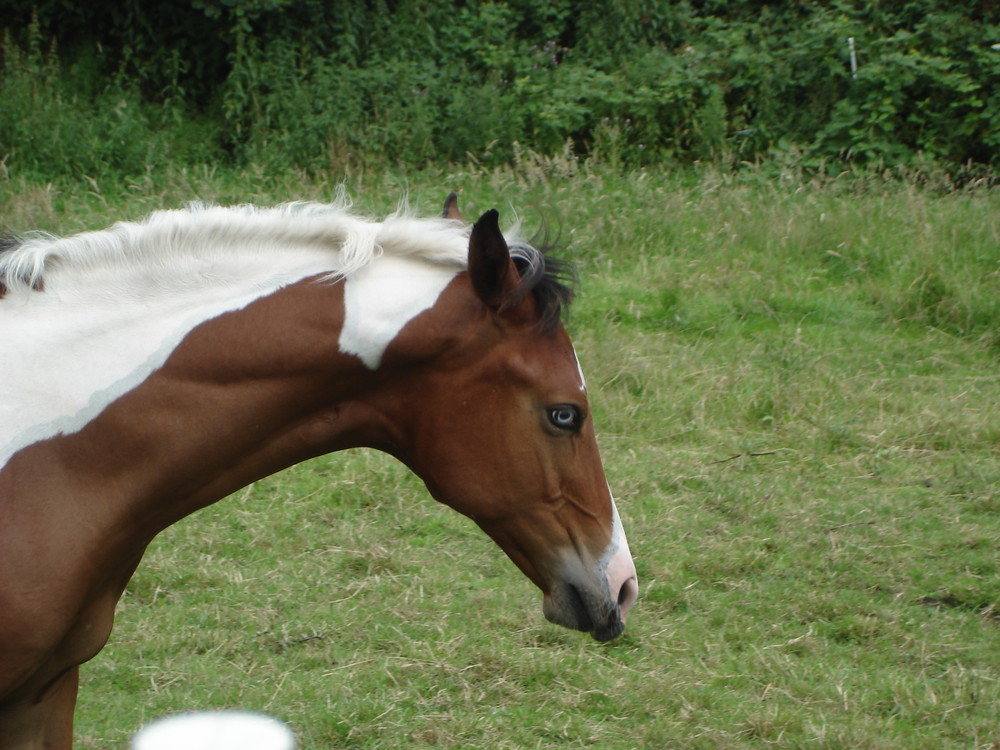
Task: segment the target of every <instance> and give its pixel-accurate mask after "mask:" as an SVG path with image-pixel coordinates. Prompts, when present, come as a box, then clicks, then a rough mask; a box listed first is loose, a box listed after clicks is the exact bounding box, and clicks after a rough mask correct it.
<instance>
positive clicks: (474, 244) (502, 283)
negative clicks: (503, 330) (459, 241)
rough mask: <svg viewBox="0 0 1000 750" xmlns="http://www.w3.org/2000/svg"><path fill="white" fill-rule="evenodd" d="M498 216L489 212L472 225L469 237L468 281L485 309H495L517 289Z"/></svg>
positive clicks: (494, 210) (508, 251) (493, 211)
mask: <svg viewBox="0 0 1000 750" xmlns="http://www.w3.org/2000/svg"><path fill="white" fill-rule="evenodd" d="M499 217H500V214H499V213H497V210H496V209H495V208H493V209H490V210H489V211H487V212H486V213H484V214H483V215H482V216H480V217H479V221H477V222H476V223H475V224H473V225H472V235H471V237H470V238H469V278H470V279H471V280H472V288H473V289H475V290H476V295H477V296H478V297H479V299H481V300H482V301H483V302H484V303H486V305H487V306H489V307H491V308H493V309H494V310H499V309H500V307H501V306H502V305H503V303H504V300H505V299H507V297H508V295H509V294H510V293H511V292H512V291H513V290H514V289H515V288H516V287H517V269H515V268H514V264H513V263H512V262H511V259H510V250H509V249H508V248H507V241H506V240H505V239H504V238H503V234H502V233H501V232H500V224H499Z"/></svg>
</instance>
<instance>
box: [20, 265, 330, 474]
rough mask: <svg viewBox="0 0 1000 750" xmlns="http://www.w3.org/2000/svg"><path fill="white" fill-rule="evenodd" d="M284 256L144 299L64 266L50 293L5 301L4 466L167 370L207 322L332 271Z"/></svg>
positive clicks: (72, 430) (50, 282)
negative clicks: (85, 279) (99, 288)
mask: <svg viewBox="0 0 1000 750" xmlns="http://www.w3.org/2000/svg"><path fill="white" fill-rule="evenodd" d="M281 260H282V266H283V268H281V269H280V270H278V271H277V272H275V269H274V267H273V266H274V262H273V261H268V260H267V259H265V258H255V259H253V260H252V262H251V261H247V262H245V264H244V265H245V267H244V268H243V269H241V270H242V271H243V272H242V273H241V275H240V276H239V277H237V278H232V277H230V278H228V279H227V281H226V282H225V283H219V282H218V281H216V280H214V279H213V274H212V273H211V271H206V272H205V273H203V274H202V275H200V276H188V278H190V279H191V281H190V282H189V285H188V287H187V288H178V289H175V290H172V291H171V293H170V294H168V295H161V296H150V297H148V298H147V299H144V300H138V299H130V298H129V295H128V294H127V293H122V294H121V296H116V290H115V288H114V287H111V288H109V290H108V292H106V293H103V294H98V293H95V292H93V291H92V290H88V289H86V288H83V287H82V286H80V285H73V284H63V283H62V279H60V278H59V275H58V274H57V273H51V274H49V275H48V276H47V278H46V286H45V290H44V291H37V292H36V291H26V292H23V293H18V294H8V295H7V297H4V298H2V299H0V317H2V320H3V326H2V327H0V351H3V352H4V356H3V357H0V469H2V468H3V466H5V465H6V464H7V462H8V461H9V460H10V458H11V457H12V456H13V455H14V454H15V453H17V452H18V451H20V450H21V449H23V448H26V447H27V446H29V445H33V444H34V443H37V442H40V441H42V440H47V439H49V438H52V437H55V436H57V435H60V434H62V435H70V434H73V433H76V432H79V431H80V430H82V429H83V428H84V427H85V426H86V425H87V424H89V423H90V422H91V421H92V420H94V419H96V418H97V417H98V416H99V415H100V414H101V413H102V412H103V411H104V410H105V409H106V408H107V407H108V406H109V405H110V404H111V403H112V402H113V401H115V400H117V399H118V398H120V397H121V396H123V395H125V394H126V393H128V392H129V391H131V390H133V389H134V388H136V387H138V386H139V385H140V384H142V383H143V382H144V381H145V380H146V379H147V378H148V377H149V376H150V375H151V374H152V373H153V372H155V371H156V370H157V369H159V368H160V367H162V366H163V364H164V363H165V362H166V361H167V359H168V358H169V357H170V355H171V353H172V352H173V351H174V350H175V349H176V348H177V346H178V345H179V344H180V343H181V341H182V340H183V339H184V337H185V336H187V335H188V333H190V332H191V331H192V330H193V329H194V328H195V327H197V326H198V325H200V324H202V323H204V322H206V321H208V320H211V319H213V318H216V317H218V316H220V315H222V314H224V313H227V312H231V311H235V310H240V309H242V308H244V307H246V306H247V305H249V304H250V303H251V302H253V301H254V300H257V299H259V298H261V297H265V296H267V295H269V294H272V293H274V292H275V291H277V290H278V289H280V288H281V287H283V286H285V285H287V284H291V283H294V282H295V281H299V280H301V279H303V278H306V277H308V276H312V275H317V274H321V273H324V272H326V271H328V269H329V260H328V259H327V258H323V257H322V256H319V257H317V255H316V254H315V253H302V254H295V253H291V252H290V253H284V254H282V256H281ZM269 266H270V267H269ZM203 270H204V269H203ZM227 270H228V269H227ZM177 273H178V275H179V277H183V274H184V272H183V270H180V269H179V270H178V271H177ZM199 280H200V282H201V283H198V281H199ZM178 286H179V284H178Z"/></svg>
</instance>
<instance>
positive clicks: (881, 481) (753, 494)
mask: <svg viewBox="0 0 1000 750" xmlns="http://www.w3.org/2000/svg"><path fill="white" fill-rule="evenodd" d="M346 188H347V191H348V193H349V194H350V195H351V196H352V197H353V198H354V199H355V203H356V205H357V208H358V209H359V210H360V211H361V212H364V213H371V214H384V213H386V212H388V211H391V210H392V209H393V208H394V207H395V205H396V203H397V201H398V200H399V199H400V197H401V196H402V195H403V194H404V193H405V194H407V195H408V196H409V203H410V205H411V206H412V207H413V209H414V211H415V212H417V213H419V214H421V215H429V214H431V213H434V212H436V211H438V210H440V204H441V201H442V200H443V198H444V196H445V195H446V194H447V192H448V191H449V190H453V189H454V190H457V191H459V193H460V200H461V202H462V206H463V211H464V212H465V213H466V215H467V216H475V215H477V214H478V212H480V211H482V210H485V209H488V208H492V207H496V208H498V209H499V210H500V213H501V225H502V226H504V227H507V226H509V223H510V221H511V220H512V218H513V215H514V212H515V211H516V212H517V213H518V214H519V215H520V216H521V218H522V219H523V220H524V225H525V228H526V230H527V233H529V234H530V232H531V231H532V230H533V229H535V228H537V227H538V226H539V225H540V222H541V220H542V218H544V219H545V220H546V221H547V224H548V229H549V232H550V234H551V235H552V236H553V237H556V236H558V239H559V240H560V244H561V245H563V246H564V249H563V252H562V256H563V257H566V258H569V259H572V260H573V261H574V262H575V263H576V265H577V270H578V273H579V277H580V285H579V297H578V300H577V301H576V303H575V304H574V306H573V309H572V311H571V316H570V331H571V334H572V335H573V337H574V340H575V342H576V346H577V349H578V351H579V354H580V359H581V361H582V363H583V367H584V370H585V372H586V375H587V378H588V383H589V387H590V398H591V402H592V404H593V406H594V410H595V414H594V417H595V420H596V423H597V428H598V438H599V441H600V443H601V447H602V453H603V458H604V464H605V468H606V470H607V472H608V476H609V478H610V479H611V483H612V488H613V489H614V491H615V494H616V496H617V497H618V505H619V509H620V511H621V514H622V518H623V521H624V523H625V527H626V531H627V533H628V536H629V542H630V545H631V548H632V552H633V555H634V558H635V561H636V565H637V568H638V572H639V579H640V598H639V601H638V603H637V604H636V606H635V608H634V609H633V610H632V614H631V616H630V620H629V626H628V630H627V631H626V633H625V635H624V636H623V637H621V638H620V639H618V640H616V641H613V642H610V643H607V644H598V643H596V642H593V641H591V640H590V639H589V638H588V637H587V636H586V635H584V634H581V633H575V632H570V631H566V630H562V629H559V628H557V627H556V626H553V625H550V624H548V623H546V622H545V621H544V619H543V617H542V614H541V611H540V595H539V594H538V592H537V591H536V589H535V588H534V587H533V586H532V584H531V583H530V582H529V581H528V580H527V579H526V578H524V577H523V576H522V575H521V574H520V573H518V572H517V571H516V569H515V568H514V566H513V565H512V564H511V563H510V562H509V561H508V560H507V559H506V558H505V557H504V556H503V555H502V553H501V552H500V550H499V549H498V548H497V547H496V546H495V545H493V543H492V542H490V541H489V540H488V539H487V538H486V537H485V535H484V534H482V533H481V532H480V531H479V530H478V529H477V528H476V527H475V526H474V525H473V524H472V522H470V521H468V520H466V519H464V518H462V517H461V516H459V515H457V514H455V513H454V512H453V511H451V510H448V509H447V508H445V507H443V506H439V505H437V504H435V503H434V502H433V501H432V500H431V499H430V497H429V496H428V495H427V494H426V492H425V490H424V488H423V487H422V486H421V485H420V483H419V481H418V480H416V479H415V478H414V477H412V476H411V475H409V474H408V473H407V471H406V470H405V469H404V468H403V467H402V466H400V465H398V464H396V463H395V462H394V461H393V460H392V459H389V458H387V457H385V456H382V455H379V454H376V453H373V452H367V451H353V452H348V453H340V454H334V455H331V456H327V457H323V458H320V459H316V460H314V461H311V462H309V463H307V464H303V465H301V466H299V467H296V468H294V469H292V470H289V471H286V472H284V473H282V474H279V475H277V476H274V477H271V478H269V479H267V480H265V481H261V482H258V483H256V484H255V485H252V486H250V487H248V488H246V489H244V490H243V491H241V492H239V493H237V494H236V495H235V496H233V497H231V498H229V499H227V500H225V501H223V502H221V503H218V504H216V505H215V506H212V507H210V508H208V509H206V510H204V511H202V512H199V513H197V514H196V515H194V516H193V517H191V518H188V519H186V520H185V521H183V522H182V523H180V524H178V525H176V526H174V527H173V528H171V529H169V530H168V531H166V532H165V533H164V534H162V535H161V536H160V537H159V538H158V539H157V541H156V542H154V544H153V545H152V547H151V548H150V550H149V552H148V553H147V555H146V558H145V560H144V562H143V564H142V565H141V566H140V568H139V570H138V572H137V574H136V576H135V578H134V579H133V581H132V583H131V585H130V586H129V589H128V590H127V592H126V594H125V596H124V597H123V599H122V602H121V604H120V606H119V612H118V617H117V622H116V627H115V630H114V633H113V634H112V638H111V641H110V643H109V644H108V646H107V647H106V648H105V650H104V651H103V652H102V653H101V654H100V655H99V656H98V657H97V658H95V659H94V660H93V661H92V662H90V663H88V664H86V665H85V666H84V667H83V670H82V684H81V694H80V703H79V707H78V712H77V725H76V732H77V743H78V746H79V747H82V748H93V749H94V750H98V749H100V750H106V749H107V748H125V747H127V744H128V738H129V737H130V736H131V734H132V733H133V732H135V731H136V730H137V729H138V728H139V727H140V726H141V725H142V724H144V723H146V722H147V721H149V720H151V719H153V718H156V717H159V716H161V715H164V714H167V713H171V712H176V711H183V710H187V709H194V708H212V707H240V708H246V709H252V710H259V711H266V712H268V713H271V714H274V715H276V716H278V717H280V718H281V719H283V720H285V721H287V722H289V723H290V724H291V725H292V726H293V727H294V728H295V730H296V732H297V733H298V735H299V737H300V742H301V747H302V748H303V749H304V750H313V749H318V748H365V749H374V748H403V747H408V748H468V747H490V748H586V747H601V748H605V749H608V748H610V749H616V750H617V749H621V750H626V749H629V748H713V749H717V748H750V747H763V746H776V747H785V748H794V747H802V746H809V747H817V748H824V747H827V748H843V747H851V748H873V749H874V748H885V749H889V748H892V749H893V750H896V749H898V748H922V747H940V748H996V747H1000V724H998V722H997V716H998V715H1000V415H998V412H1000V197H998V194H997V193H996V191H990V190H988V189H985V188H984V189H978V190H976V189H970V190H967V191H962V192H954V191H947V190H942V189H940V187H939V186H934V185H919V184H916V183H915V182H914V181H912V180H910V181H907V180H896V179H886V180H882V179H876V178H873V177H868V178H865V177H862V176H858V175H852V176H846V177H844V178H841V179H834V180H828V181H824V182H809V181H806V180H802V179H799V178H795V179H773V180H772V179H765V178H763V177H760V178H759V179H753V176H752V175H751V176H750V177H744V178H741V179H733V178H731V177H727V176H723V175H719V174H716V173H713V172H705V173H701V174H698V175H690V174H689V175H684V176H671V175H665V174H654V173H646V172H632V173H626V174H622V173H619V172H616V171H614V170H611V169H600V168H597V167H593V168H589V169H584V168H581V167H578V166H577V165H576V164H575V163H574V162H572V161H571V160H558V159H556V160H540V159H534V158H525V159H524V160H522V161H521V162H520V163H519V164H517V165H516V166H515V167H511V168H504V169H498V170H493V171H485V170H480V169H475V168H472V167H469V168H454V169H452V170H450V171H436V172H426V173H423V174H420V175H419V176H417V177H412V178H410V179H409V180H402V179H399V178H398V177H395V176H393V175H387V174H380V175H372V174H362V175H358V176H356V177H354V178H351V179H349V180H347V182H346ZM335 191H336V185H333V184H330V183H325V182H322V181H317V180H313V179H306V178H303V177H301V176H295V175H288V176H283V177H270V176H267V175H263V174H260V173H254V172H250V173H246V174H239V175H237V174H231V173H226V174H221V173H215V172H211V171H208V170H203V171H196V170H191V171H175V172H172V173H170V174H166V175H162V176H156V177H152V176H150V177H146V178H144V179H140V180H136V181H135V182H133V183H131V184H127V185H119V184H116V185H109V184H100V183H98V182H94V181H91V182H90V183H79V184H77V183H72V184H70V183H65V184H62V185H40V184H29V183H25V182H15V181H8V182H4V183H0V225H2V226H0V229H13V230H17V231H25V230H28V229H33V228H39V229H45V230H49V231H53V232H58V233H69V232H73V231H79V230H81V229H86V228H98V227H102V226H105V225H107V224H109V223H110V222H112V221H114V220H117V219H120V218H136V217H139V216H141V215H143V214H144V213H146V212H147V211H150V210H152V209H154V208H161V207H172V206H176V205H178V204H180V203H183V202H185V201H187V200H191V199H195V198H197V199H201V200H206V201H214V202H220V203H232V202H247V201H252V202H260V203H274V202H279V201H285V200H293V199H319V200H327V199H330V198H331V197H332V196H333V194H334V193H335Z"/></svg>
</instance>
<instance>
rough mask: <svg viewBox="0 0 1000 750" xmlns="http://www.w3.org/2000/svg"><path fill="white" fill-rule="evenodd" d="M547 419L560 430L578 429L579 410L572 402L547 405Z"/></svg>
mask: <svg viewBox="0 0 1000 750" xmlns="http://www.w3.org/2000/svg"><path fill="white" fill-rule="evenodd" d="M549 421H550V422H551V423H552V424H553V426H555V427H558V428H559V429H560V430H567V431H576V430H578V429H580V410H579V409H577V408H576V407H575V406H573V405H572V404H563V405H561V406H552V407H549Z"/></svg>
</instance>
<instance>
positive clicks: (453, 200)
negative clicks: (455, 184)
mask: <svg viewBox="0 0 1000 750" xmlns="http://www.w3.org/2000/svg"><path fill="white" fill-rule="evenodd" d="M441 218H442V219H451V220H452V221H461V222H462V223H463V224H464V223H465V220H464V219H463V218H462V214H460V213H459V211H458V196H457V195H455V194H454V193H448V197H447V198H445V199H444V211H442V212H441Z"/></svg>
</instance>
